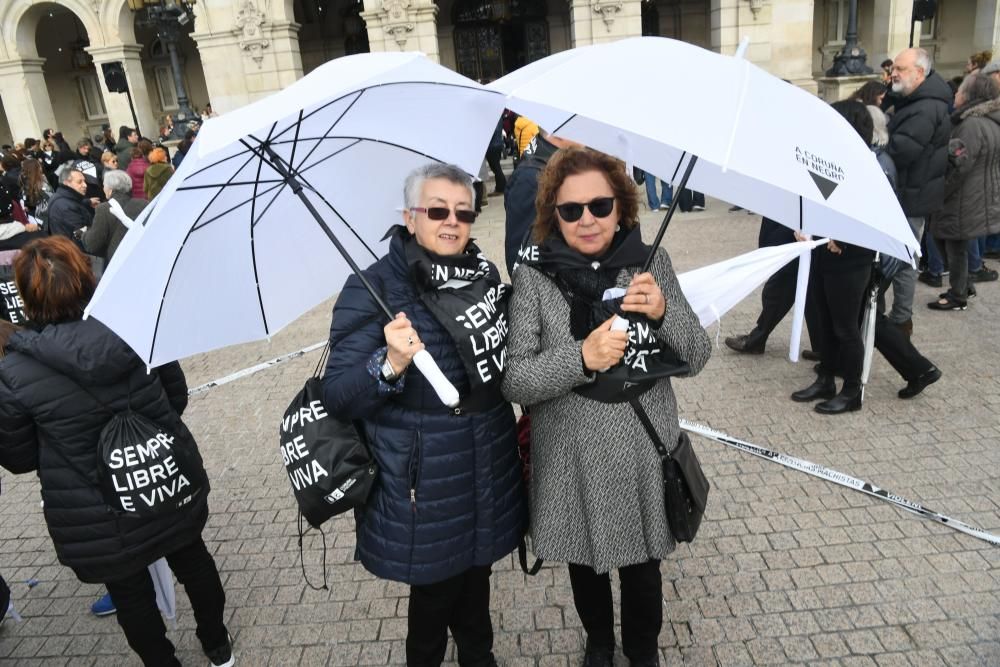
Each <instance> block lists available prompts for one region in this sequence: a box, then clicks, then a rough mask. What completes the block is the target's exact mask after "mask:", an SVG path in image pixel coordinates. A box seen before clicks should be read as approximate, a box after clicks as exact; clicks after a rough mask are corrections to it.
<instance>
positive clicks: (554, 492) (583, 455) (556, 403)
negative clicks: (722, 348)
mask: <svg viewBox="0 0 1000 667" xmlns="http://www.w3.org/2000/svg"><path fill="white" fill-rule="evenodd" d="M652 273H653V277H654V278H655V280H656V282H657V284H658V285H660V288H661V289H662V290H663V294H664V297H665V298H666V301H667V313H666V316H665V317H664V320H663V325H662V326H661V327H660V329H658V330H657V331H656V335H657V337H658V338H659V339H661V340H662V341H664V342H665V343H667V344H668V345H670V347H671V348H673V349H674V350H675V351H676V353H677V356H678V357H679V358H680V359H682V360H684V361H687V362H688V364H689V365H690V366H691V373H692V374H696V373H698V372H699V371H700V370H701V369H702V368H703V367H704V366H705V363H706V362H707V361H708V358H709V356H710V354H711V343H710V342H709V339H708V336H707V335H706V333H705V330H704V329H703V328H702V327H701V324H699V322H698V317H697V316H696V315H695V314H694V312H693V311H692V310H691V306H690V305H689V304H688V302H687V300H686V299H685V298H684V295H683V294H682V293H681V290H680V286H679V285H678V283H677V276H676V275H675V274H674V270H673V268H672V266H671V264H670V258H669V257H668V255H667V252H666V251H665V250H663V249H662V248H660V249H658V250H657V253H656V258H655V260H654V262H653V266H652ZM629 279H630V275H629V273H628V272H627V271H624V270H623V271H621V272H620V273H619V275H618V278H617V284H618V285H619V286H621V287H625V286H627V285H628V282H629ZM582 346H583V342H582V341H576V340H573V337H572V335H571V334H570V324H569V305H568V304H567V303H566V300H565V299H564V298H563V296H562V294H560V292H559V290H558V288H557V287H556V286H555V284H554V283H553V282H552V281H551V280H550V279H549V278H548V277H546V276H545V275H543V274H542V273H540V272H539V271H538V270H536V269H534V268H532V267H530V266H525V267H523V268H521V269H519V270H518V271H517V272H516V273H515V274H514V295H513V298H512V300H511V304H510V336H509V337H508V340H507V355H508V365H507V372H506V375H505V376H504V381H503V391H504V395H505V396H506V397H507V399H508V400H510V401H513V402H516V403H521V404H522V405H528V406H530V407H531V457H532V479H531V534H532V538H533V548H534V551H535V554H536V555H537V556H538V557H539V558H543V559H545V560H552V561H560V562H567V563H577V564H581V565H588V566H590V567H592V568H594V569H595V570H596V571H597V572H599V573H601V572H607V571H609V570H611V569H612V568H619V567H623V566H625V565H633V564H636V563H643V562H645V561H647V560H649V559H651V558H663V557H664V556H666V555H667V554H669V553H670V552H671V551H673V549H674V540H673V537H672V536H671V535H670V530H669V528H668V526H667V517H666V511H665V510H664V506H663V480H662V476H661V472H660V471H661V468H660V458H659V456H658V455H657V453H656V449H655V447H654V446H653V443H652V442H650V440H649V436H648V435H647V434H646V431H645V430H644V429H643V427H642V424H641V423H640V422H639V419H638V418H637V417H636V415H635V412H634V411H633V410H632V408H631V407H630V406H629V404H628V403H618V404H609V403H598V402H596V401H593V400H590V399H587V398H583V397H582V396H579V395H577V394H575V393H573V392H572V389H573V387H576V386H578V385H582V384H585V383H587V382H589V381H590V380H588V378H587V376H586V375H584V372H583V364H582V357H581V348H582ZM640 401H641V403H642V405H643V407H644V408H646V412H647V413H648V414H649V416H650V419H651V420H652V421H653V423H654V425H655V426H656V430H657V432H658V433H659V434H660V437H661V439H662V440H663V442H664V443H667V446H668V447H670V446H672V445H673V443H676V442H677V438H678V436H679V434H680V427H679V425H678V423H677V403H676V401H675V399H674V392H673V389H671V387H670V380H669V379H664V380H661V381H659V382H657V383H656V385H655V386H654V387H653V388H652V389H650V390H649V391H648V392H646V393H645V394H643V396H642V397H641V399H640Z"/></svg>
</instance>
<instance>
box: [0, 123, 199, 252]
mask: <svg viewBox="0 0 1000 667" xmlns="http://www.w3.org/2000/svg"><path fill="white" fill-rule="evenodd" d="M196 136H197V135H196V133H195V131H193V130H189V131H188V133H187V135H186V136H185V137H184V139H183V140H182V141H181V142H180V143H179V144H178V145H177V147H176V149H175V151H174V157H173V159H172V160H171V159H170V155H169V149H168V148H167V146H165V145H157V144H154V143H153V142H152V141H150V140H149V139H145V138H143V137H140V136H139V132H138V131H137V130H136V129H135V128H132V127H128V126H122V127H121V128H119V131H118V138H117V139H115V138H114V136H113V135H112V133H111V130H110V128H105V130H104V132H103V134H101V135H97V136H95V137H94V138H93V139H90V138H87V137H84V138H82V139H80V140H79V141H77V142H76V148H75V149H73V148H71V147H70V145H69V144H68V143H67V141H66V139H65V137H63V134H62V132H59V131H58V130H51V129H46V130H44V131H43V132H42V139H41V141H39V140H37V139H34V138H32V137H28V138H26V139H25V140H24V141H23V142H21V143H18V144H16V145H13V146H3V147H2V148H0V250H16V249H18V248H21V247H22V246H24V245H25V244H27V243H29V242H30V241H32V240H34V239H37V238H41V237H44V236H48V235H53V234H55V235H61V236H65V237H67V238H69V239H71V240H73V241H75V242H76V243H77V244H78V245H79V246H80V248H81V249H83V250H85V251H87V252H90V253H91V254H96V256H97V257H98V258H100V259H101V260H103V261H105V262H107V261H110V259H111V254H113V248H112V250H111V253H108V252H107V249H106V247H105V246H103V245H102V246H101V247H102V248H104V250H102V251H101V252H99V253H94V252H93V251H91V250H89V249H88V244H87V243H85V242H84V238H85V236H86V234H87V232H88V230H89V229H90V227H91V225H92V223H93V222H94V220H95V217H101V218H102V219H103V220H104V223H103V226H104V227H110V228H111V229H110V230H108V231H102V232H101V234H102V236H103V235H107V234H109V233H111V234H112V235H117V236H122V235H124V226H122V227H121V228H120V229H119V228H117V226H116V225H122V224H123V223H121V222H119V221H118V220H117V218H114V217H113V216H110V214H109V212H108V210H107V209H108V203H107V202H108V200H109V198H111V192H112V186H111V185H110V183H117V184H119V185H120V183H121V176H122V175H124V176H125V177H127V178H128V179H129V183H130V187H129V195H130V198H131V199H132V200H135V201H140V200H141V201H149V200H151V199H153V197H155V196H156V195H157V194H159V192H160V190H162V189H163V186H164V185H165V184H166V182H167V181H168V180H169V179H170V177H171V176H172V175H173V173H174V170H175V169H176V167H178V166H180V163H181V161H182V160H183V159H184V155H186V154H187V151H188V150H189V149H190V147H191V144H192V142H193V141H194V139H195V137H196ZM157 143H159V140H158V142H157ZM109 176H110V180H109V179H108V177H109ZM140 210H141V208H137V207H136V206H135V205H133V206H131V211H132V213H133V214H138V211H140ZM90 245H91V246H94V245H98V243H97V242H93V243H91V244H90ZM115 245H117V244H115Z"/></svg>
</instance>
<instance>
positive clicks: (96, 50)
mask: <svg viewBox="0 0 1000 667" xmlns="http://www.w3.org/2000/svg"><path fill="white" fill-rule="evenodd" d="M141 52H142V47H141V46H139V45H138V44H119V45H117V46H101V47H89V48H88V49H87V53H89V54H90V55H91V56H93V57H94V68H95V69H96V70H97V81H98V84H99V85H100V88H101V95H103V96H104V106H105V107H107V110H108V123H109V124H110V125H111V130H112V132H114V133H115V135H116V136H117V133H118V128H119V127H120V126H122V125H128V126H129V127H131V126H133V125H135V120H133V118H132V111H131V110H130V109H129V106H128V96H127V95H126V94H125V93H109V92H108V87H107V85H106V84H105V82H104V70H103V69H102V68H101V64H102V63H107V62H113V61H116V60H117V61H120V62H121V63H122V65H123V66H124V69H125V79H126V80H127V81H128V89H129V91H131V93H132V104H133V105H134V106H135V115H136V117H137V118H138V119H139V129H140V131H141V133H142V135H143V136H145V137H155V136H157V135H158V133H159V129H160V126H159V122H158V119H157V117H156V114H155V113H154V112H153V105H152V104H151V103H150V101H149V89H148V88H147V87H146V75H145V73H144V72H143V71H142V60H140V58H139V54H140V53H141Z"/></svg>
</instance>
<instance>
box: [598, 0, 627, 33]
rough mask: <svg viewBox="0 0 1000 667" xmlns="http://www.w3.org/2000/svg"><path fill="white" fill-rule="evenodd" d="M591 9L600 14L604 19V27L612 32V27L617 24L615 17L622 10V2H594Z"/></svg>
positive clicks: (619, 0) (615, 0) (618, 0)
mask: <svg viewBox="0 0 1000 667" xmlns="http://www.w3.org/2000/svg"><path fill="white" fill-rule="evenodd" d="M591 9H592V10H593V11H594V13H595V14H600V16H601V18H602V19H604V25H605V27H606V28H607V29H608V32H611V26H613V25H614V23H615V17H616V16H617V15H618V13H619V12H620V11H621V10H622V3H621V0H594V2H593V4H592V5H591Z"/></svg>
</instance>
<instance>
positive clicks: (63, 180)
mask: <svg viewBox="0 0 1000 667" xmlns="http://www.w3.org/2000/svg"><path fill="white" fill-rule="evenodd" d="M74 173H76V174H80V175H81V176H83V175H84V173H83V172H82V171H80V170H79V169H64V170H63V173H62V176H61V177H60V178H59V182H60V183H69V177H70V176H72V175H73V174H74Z"/></svg>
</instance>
